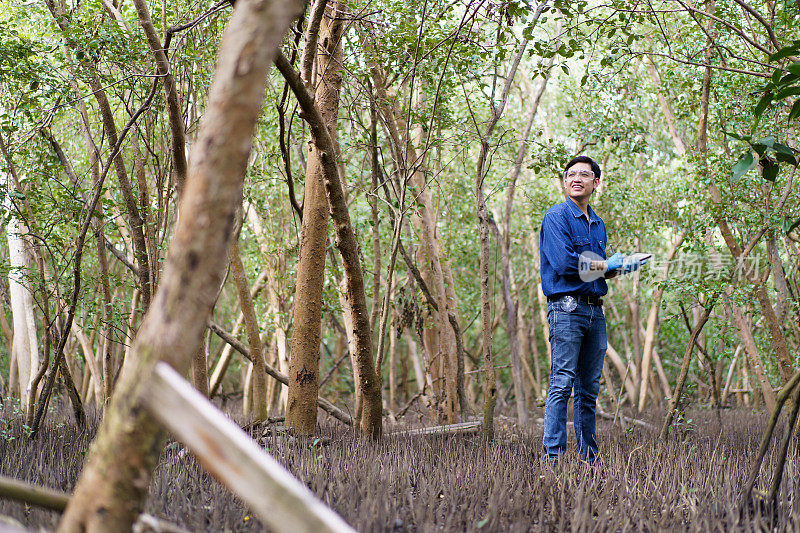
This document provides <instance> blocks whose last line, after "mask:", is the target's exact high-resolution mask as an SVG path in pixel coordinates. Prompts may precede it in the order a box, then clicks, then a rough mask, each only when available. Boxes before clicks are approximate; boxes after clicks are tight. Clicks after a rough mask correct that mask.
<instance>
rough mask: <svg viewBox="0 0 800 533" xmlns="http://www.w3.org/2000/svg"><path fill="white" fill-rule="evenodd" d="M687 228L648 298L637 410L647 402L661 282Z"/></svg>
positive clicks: (661, 289) (676, 241) (679, 238)
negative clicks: (648, 308) (648, 307)
mask: <svg viewBox="0 0 800 533" xmlns="http://www.w3.org/2000/svg"><path fill="white" fill-rule="evenodd" d="M688 232H689V229H688V228H686V229H684V230H683V231H681V232H680V233H679V234H678V236H677V238H676V239H675V241H674V242H673V243H672V246H671V247H670V249H669V253H667V257H666V259H665V261H664V269H663V271H662V272H661V275H660V276H659V284H658V286H657V287H656V289H655V291H653V295H652V296H651V298H650V302H651V303H650V312H649V313H647V329H646V330H645V334H644V347H643V348H642V365H641V385H640V386H639V411H642V410H643V409H644V406H645V405H646V403H647V385H648V378H649V376H650V361H651V359H652V357H653V346H654V345H655V340H656V335H658V312H659V310H660V308H661V298H662V297H663V296H664V288H663V283H664V282H665V281H666V280H667V279H668V278H669V267H670V265H671V264H672V260H673V259H674V258H675V254H677V253H678V250H679V249H680V247H681V245H682V244H683V241H684V239H685V238H686V234H687V233H688Z"/></svg>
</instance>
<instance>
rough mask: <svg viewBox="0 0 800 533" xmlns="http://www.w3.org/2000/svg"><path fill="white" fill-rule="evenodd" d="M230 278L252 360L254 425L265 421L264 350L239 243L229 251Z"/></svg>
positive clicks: (265, 382) (233, 244)
mask: <svg viewBox="0 0 800 533" xmlns="http://www.w3.org/2000/svg"><path fill="white" fill-rule="evenodd" d="M230 259H231V276H232V277H233V282H234V284H235V285H236V292H237V294H238V295H239V305H240V306H241V308H242V314H243V315H244V326H245V329H246V330H247V342H248V344H249V345H250V356H251V357H252V359H253V369H252V372H253V373H254V375H253V377H252V380H253V392H252V396H251V398H252V405H253V410H252V411H251V415H252V417H253V421H254V422H256V423H260V422H263V421H265V420H266V419H267V380H266V374H265V366H264V349H263V347H262V344H261V333H260V331H259V328H258V320H257V319H256V311H255V308H254V307H253V300H252V298H250V284H249V283H248V282H247V275H246V273H245V271H244V264H242V257H241V253H240V251H239V243H238V242H235V241H234V242H233V243H232V244H231V250H230Z"/></svg>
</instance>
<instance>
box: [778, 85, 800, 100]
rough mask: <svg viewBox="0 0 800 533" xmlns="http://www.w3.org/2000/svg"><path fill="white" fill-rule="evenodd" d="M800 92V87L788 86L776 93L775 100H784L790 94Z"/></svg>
mask: <svg viewBox="0 0 800 533" xmlns="http://www.w3.org/2000/svg"><path fill="white" fill-rule="evenodd" d="M798 94H800V87H787V88H786V89H783V90H782V91H780V92H779V93H778V94H776V95H775V100H783V99H784V98H787V97H789V96H795V95H798Z"/></svg>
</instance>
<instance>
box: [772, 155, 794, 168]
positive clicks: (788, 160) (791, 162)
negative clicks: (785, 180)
mask: <svg viewBox="0 0 800 533" xmlns="http://www.w3.org/2000/svg"><path fill="white" fill-rule="evenodd" d="M775 159H777V160H778V161H780V162H781V163H787V164H789V165H792V166H793V167H796V166H797V159H795V157H794V156H793V155H791V154H784V153H782V152H777V153H775Z"/></svg>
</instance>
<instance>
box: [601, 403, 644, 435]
mask: <svg viewBox="0 0 800 533" xmlns="http://www.w3.org/2000/svg"><path fill="white" fill-rule="evenodd" d="M597 416H599V417H601V418H605V419H606V420H614V415H612V414H611V413H606V412H605V411H603V410H602V409H600V408H599V407H598V409H597ZM617 416H618V417H619V418H621V419H622V420H623V421H624V422H625V423H627V424H633V425H635V426H639V427H643V428H647V429H652V430H655V429H658V428H656V427H655V426H654V425H653V424H649V423H647V422H645V421H644V420H639V419H638V418H631V417H629V416H625V415H623V414H622V413H619V414H618V415H617Z"/></svg>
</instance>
